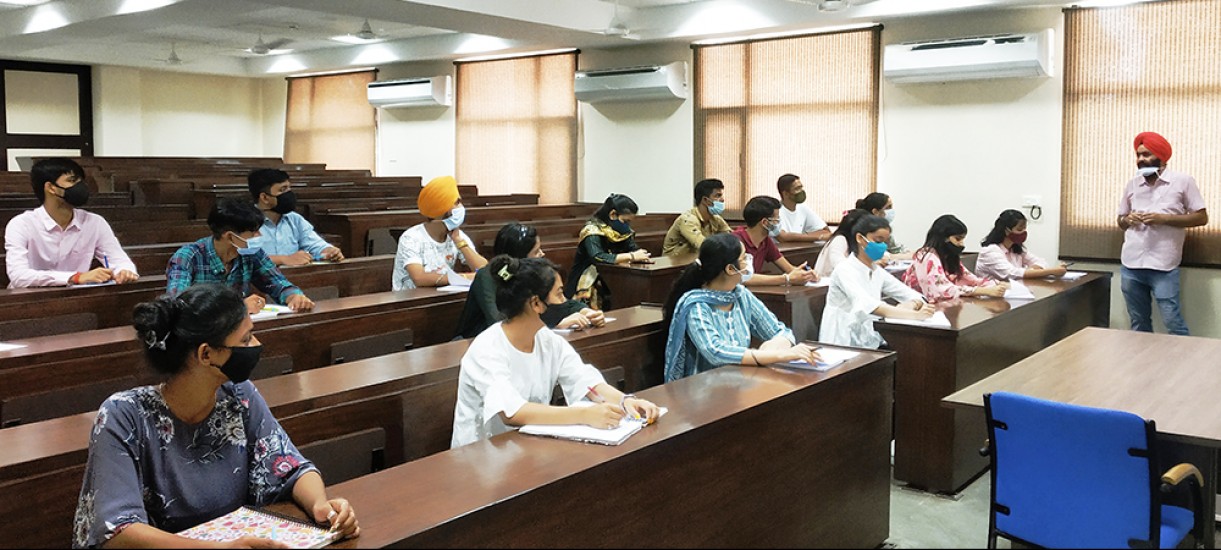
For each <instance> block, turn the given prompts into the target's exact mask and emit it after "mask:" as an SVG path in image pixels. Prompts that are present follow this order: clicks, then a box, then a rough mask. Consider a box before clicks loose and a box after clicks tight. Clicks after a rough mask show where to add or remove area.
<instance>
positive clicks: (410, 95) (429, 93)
mask: <svg viewBox="0 0 1221 550" xmlns="http://www.w3.org/2000/svg"><path fill="white" fill-rule="evenodd" d="M450 80H451V79H450V77H449V75H445V76H434V77H431V78H407V79H403V80H383V81H381V82H370V83H369V104H370V105H372V106H374V107H436V106H438V105H442V106H449V105H453V103H454V93H453V86H452V85H451V84H450Z"/></svg>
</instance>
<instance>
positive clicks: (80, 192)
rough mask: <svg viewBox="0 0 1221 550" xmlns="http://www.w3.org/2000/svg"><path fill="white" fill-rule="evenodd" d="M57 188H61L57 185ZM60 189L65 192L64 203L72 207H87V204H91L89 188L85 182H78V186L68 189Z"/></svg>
mask: <svg viewBox="0 0 1221 550" xmlns="http://www.w3.org/2000/svg"><path fill="white" fill-rule="evenodd" d="M53 185H54V184H53ZM56 187H59V186H58V185H56ZM59 188H60V189H63V190H64V196H63V199H64V202H66V203H68V204H71V205H72V206H78V207H79V206H85V203H86V202H89V186H88V185H86V184H85V182H83V181H78V182H76V185H73V186H72V187H69V188H67V189H64V188H63V187H59Z"/></svg>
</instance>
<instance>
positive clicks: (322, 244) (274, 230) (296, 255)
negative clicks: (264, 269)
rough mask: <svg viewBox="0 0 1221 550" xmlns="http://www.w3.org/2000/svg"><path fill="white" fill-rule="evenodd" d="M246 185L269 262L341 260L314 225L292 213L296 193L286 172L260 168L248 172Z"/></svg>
mask: <svg viewBox="0 0 1221 550" xmlns="http://www.w3.org/2000/svg"><path fill="white" fill-rule="evenodd" d="M246 182H247V183H248V184H249V186H250V195H251V196H252V197H254V202H255V204H257V205H258V207H259V210H262V211H263V216H264V219H263V226H262V227H261V228H259V233H260V234H261V235H262V238H261V239H260V241H261V243H262V247H263V252H266V253H267V257H268V258H271V263H273V264H276V265H306V264H309V263H310V262H311V261H314V260H327V261H332V262H338V261H342V260H343V253H341V252H340V251H339V249H338V248H336V247H334V246H331V245H330V244H328V243H327V242H326V241H325V240H323V239H322V237H319V236H318V232H316V231H314V226H313V225H312V224H310V223H309V222H308V221H306V220H305V217H304V216H302V215H301V214H298V213H296V212H295V211H294V210H295V209H296V207H297V193H296V192H295V191H293V190H292V182H291V181H289V180H288V173H287V172H285V171H283V170H277V169H275V168H260V169H258V170H255V171H253V172H251V173H250V175H249V176H247V177H246Z"/></svg>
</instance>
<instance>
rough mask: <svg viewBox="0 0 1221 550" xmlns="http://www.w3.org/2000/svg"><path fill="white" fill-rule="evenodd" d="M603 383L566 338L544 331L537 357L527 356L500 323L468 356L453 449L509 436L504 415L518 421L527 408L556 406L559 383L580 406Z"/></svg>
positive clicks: (460, 378)
mask: <svg viewBox="0 0 1221 550" xmlns="http://www.w3.org/2000/svg"><path fill="white" fill-rule="evenodd" d="M603 382H605V380H604V379H603V378H602V373H600V372H598V369H595V368H594V367H593V366H591V365H589V364H586V363H585V362H584V361H582V360H581V356H580V355H578V354H577V350H575V349H573V348H572V344H569V343H568V341H567V340H565V339H564V338H563V337H562V336H560V335H558V334H556V333H554V332H552V331H550V330H547V329H542V330H539V331H538V332H537V333H536V334H535V335H534V352H533V353H522V352H521V351H520V350H518V349H517V348H515V347H513V344H511V343H509V338H508V337H507V336H505V332H504V328H503V327H502V326H501V323H496V324H494V325H492V326H490V327H488V328H487V330H484V331H483V332H482V333H480V334H479V336H476V337H475V340H474V341H472V342H471V347H469V348H467V350H466V355H463V356H462V369H461V370H460V371H459V373H458V405H457V406H456V407H454V435H453V439H451V440H450V447H461V446H462V445H466V444H468V443H474V442H476V441H479V440H480V439H487V438H489V437H492V436H494V435H497V434H501V433H504V432H507V431H509V427H508V426H506V425H505V423H504V419H503V418H502V417H501V413H503V414H504V417H512V416H513V415H515V414H517V411H518V410H519V409H521V407H522V405H525V404H526V403H540V404H544V405H548V404H550V403H551V394H552V391H554V389H555V385H556V384H557V383H558V384H559V385H560V386H561V387H562V388H563V390H564V399H566V400H567V401H568V403H576V402H577V401H579V400H580V399H582V398H583V397H585V394H587V393H589V387H590V386H596V385H598V384H601V383H603Z"/></svg>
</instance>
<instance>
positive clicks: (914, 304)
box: [905, 300, 937, 319]
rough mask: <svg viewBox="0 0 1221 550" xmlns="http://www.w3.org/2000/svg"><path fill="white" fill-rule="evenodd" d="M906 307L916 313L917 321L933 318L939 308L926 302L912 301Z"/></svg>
mask: <svg viewBox="0 0 1221 550" xmlns="http://www.w3.org/2000/svg"><path fill="white" fill-rule="evenodd" d="M905 305H907V306H908V307H910V308H911V309H912V310H913V311H915V312H916V314H917V317H916V318H917V319H928V318H929V317H932V316H933V314H934V313H937V308H935V307H933V304H930V303H928V302H925V301H924V300H912V301H910V302H907V303H906V304H905Z"/></svg>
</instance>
